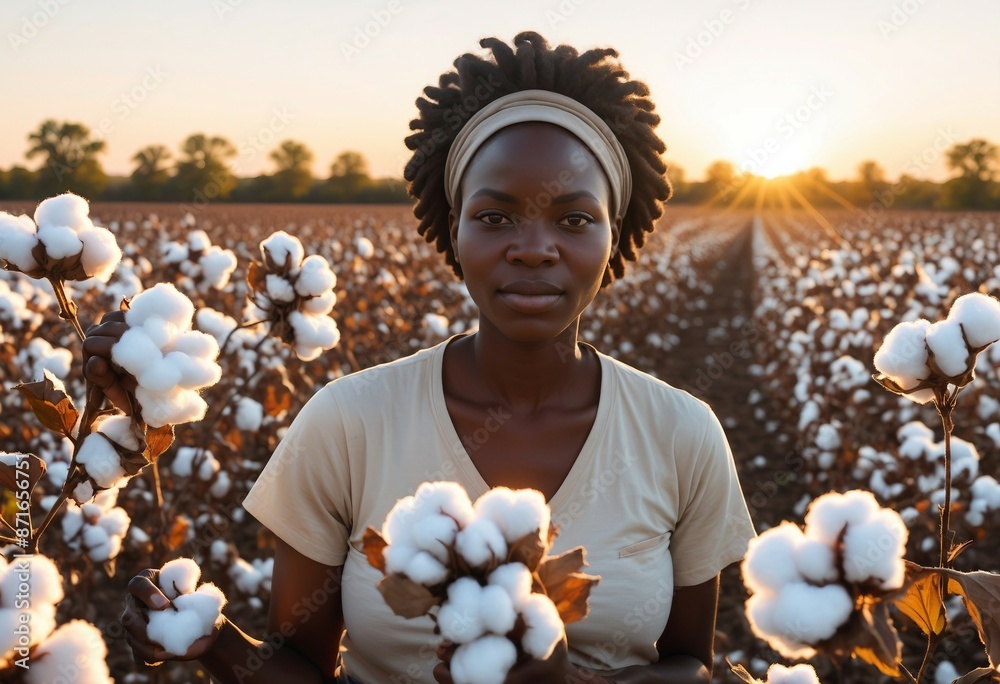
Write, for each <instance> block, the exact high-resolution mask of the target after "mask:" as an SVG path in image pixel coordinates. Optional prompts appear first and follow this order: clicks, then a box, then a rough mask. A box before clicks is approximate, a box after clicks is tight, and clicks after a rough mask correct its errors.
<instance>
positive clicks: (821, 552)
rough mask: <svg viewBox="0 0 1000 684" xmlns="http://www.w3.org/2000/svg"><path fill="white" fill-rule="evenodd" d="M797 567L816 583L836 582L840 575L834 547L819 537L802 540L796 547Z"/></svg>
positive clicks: (809, 579)
mask: <svg viewBox="0 0 1000 684" xmlns="http://www.w3.org/2000/svg"><path fill="white" fill-rule="evenodd" d="M795 567H796V569H797V570H798V572H799V574H800V575H801V576H802V577H803V578H804V579H806V580H808V581H810V582H813V583H815V584H825V583H827V582H835V581H837V579H838V577H839V572H838V570H837V566H836V556H835V554H834V552H833V548H831V547H830V545H829V544H827V543H826V542H823V541H820V540H818V539H809V538H808V537H806V538H804V539H803V540H802V543H801V544H799V545H798V547H797V548H796V549H795Z"/></svg>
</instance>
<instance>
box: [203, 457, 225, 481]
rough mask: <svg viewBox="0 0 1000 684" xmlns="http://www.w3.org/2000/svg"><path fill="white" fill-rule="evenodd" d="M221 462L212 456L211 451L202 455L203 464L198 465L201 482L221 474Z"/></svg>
mask: <svg viewBox="0 0 1000 684" xmlns="http://www.w3.org/2000/svg"><path fill="white" fill-rule="evenodd" d="M220 467H221V466H220V465H219V462H218V461H217V460H216V459H215V456H213V455H212V452H211V451H206V452H204V454H203V455H202V459H201V463H200V464H199V465H198V477H199V478H200V479H201V480H204V481H208V480H210V479H212V476H213V475H215V474H216V473H217V472H219V468H220Z"/></svg>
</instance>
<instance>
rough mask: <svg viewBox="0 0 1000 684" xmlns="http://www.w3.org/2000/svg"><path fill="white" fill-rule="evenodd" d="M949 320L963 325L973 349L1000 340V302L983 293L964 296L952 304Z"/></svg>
mask: <svg viewBox="0 0 1000 684" xmlns="http://www.w3.org/2000/svg"><path fill="white" fill-rule="evenodd" d="M948 319H949V320H954V321H957V322H958V323H961V324H962V329H963V330H965V336H966V337H967V338H968V340H969V344H971V345H972V346H973V347H977V348H978V347H985V346H986V345H988V344H992V343H993V342H996V341H997V340H1000V301H997V299H996V298H994V297H991V296H989V295H986V294H983V293H981V292H971V293H969V294H967V295H962V296H961V297H959V298H958V299H956V300H955V303H954V304H952V306H951V310H950V311H949V312H948Z"/></svg>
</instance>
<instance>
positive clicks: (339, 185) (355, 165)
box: [326, 152, 371, 202]
mask: <svg viewBox="0 0 1000 684" xmlns="http://www.w3.org/2000/svg"><path fill="white" fill-rule="evenodd" d="M370 184H371V177H370V176H369V175H368V162H367V161H365V158H364V157H363V156H362V155H361V154H360V153H359V152H341V153H340V154H339V155H337V158H336V159H334V160H333V164H332V165H331V166H330V178H329V179H328V180H327V182H326V186H327V194H328V197H329V200H330V201H332V202H353V201H355V200H356V199H357V198H358V195H360V194H361V192H362V191H363V190H364V189H365V188H366V187H367V186H369V185H370Z"/></svg>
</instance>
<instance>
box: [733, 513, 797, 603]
mask: <svg viewBox="0 0 1000 684" xmlns="http://www.w3.org/2000/svg"><path fill="white" fill-rule="evenodd" d="M804 541H805V537H804V536H803V534H802V530H801V529H799V526H798V525H796V524H794V523H791V522H783V523H781V524H780V525H778V526H777V527H772V528H771V529H769V530H767V531H765V532H762V533H761V534H760V535H759V536H758V537H756V538H754V539H751V540H750V544H749V546H748V548H747V553H746V556H744V558H743V563H742V565H741V570H742V572H743V581H744V583H745V584H746V586H747V588H748V589H750V590H751V591H753V592H762V591H778V590H780V589H781V588H782V587H783V586H785V585H786V584H789V583H791V582H799V581H801V580H802V577H801V575H800V574H799V570H798V566H797V564H796V562H795V561H796V556H797V551H798V548H799V546H801V545H802V543H803V542H804Z"/></svg>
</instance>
